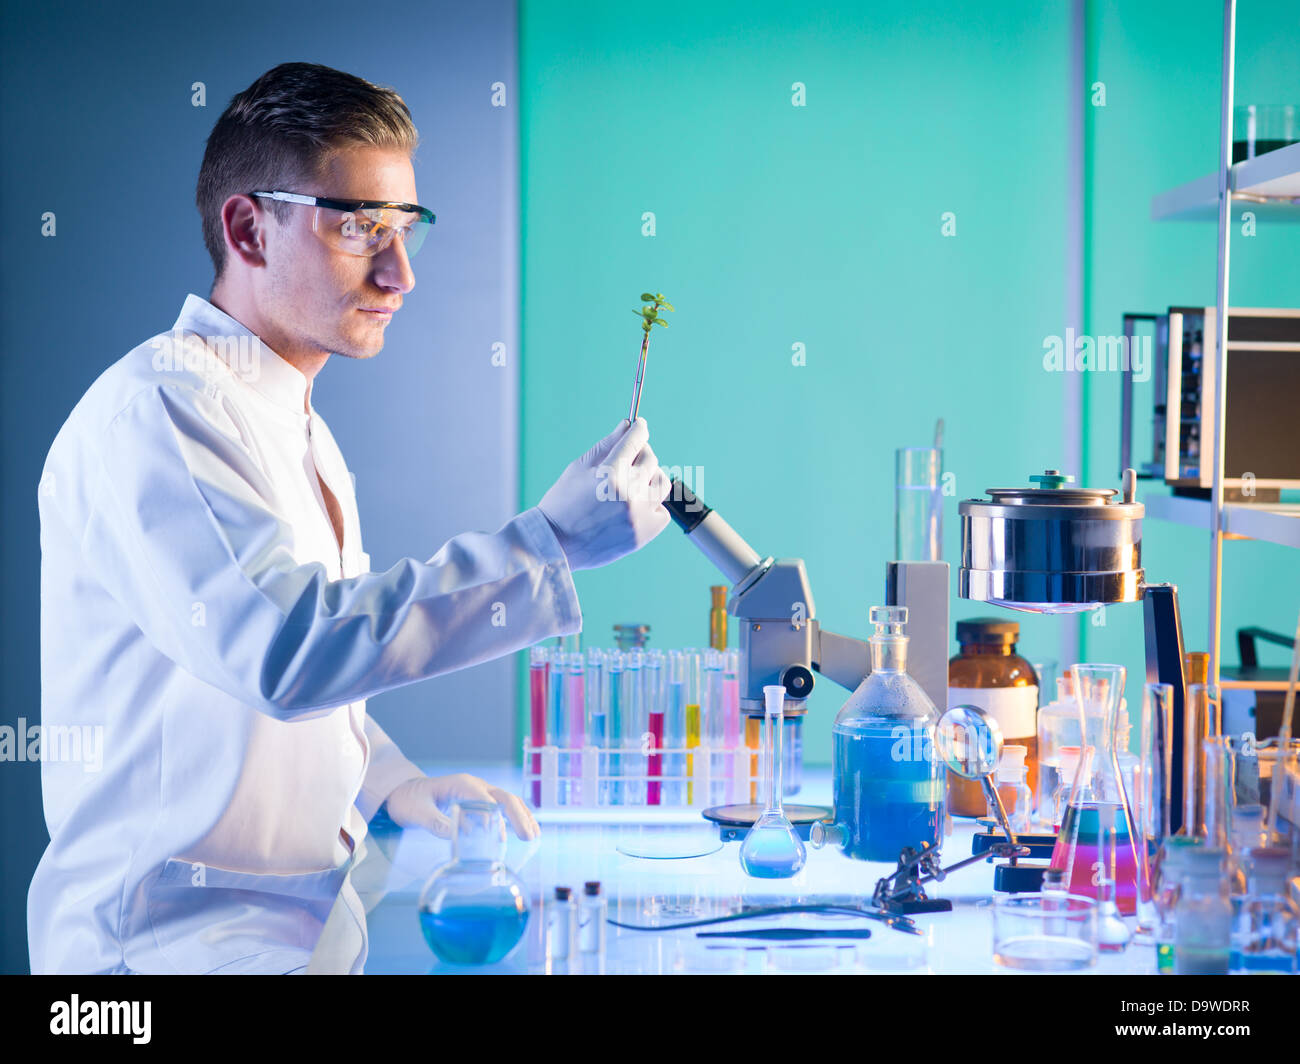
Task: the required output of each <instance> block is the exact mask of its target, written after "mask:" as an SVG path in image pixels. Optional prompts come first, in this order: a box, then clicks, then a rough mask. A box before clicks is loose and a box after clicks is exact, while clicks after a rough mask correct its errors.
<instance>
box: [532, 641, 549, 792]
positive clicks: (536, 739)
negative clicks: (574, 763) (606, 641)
mask: <svg viewBox="0 0 1300 1064" xmlns="http://www.w3.org/2000/svg"><path fill="white" fill-rule="evenodd" d="M549 669H550V651H549V650H548V649H547V648H546V647H542V646H537V647H531V648H530V649H529V651H528V721H529V733H528V734H529V739H530V741H531V744H532V746H533V748H534V749H535V750H540V749H541V748H542V747H543V746H545V745H546V708H547V697H546V691H547V678H548V676H547V674H548V672H549ZM532 775H533V786H532V798H533V807H534V808H537V807H539V806H540V805H541V804H542V779H541V776H542V755H541V754H540V753H535V754H533V755H532Z"/></svg>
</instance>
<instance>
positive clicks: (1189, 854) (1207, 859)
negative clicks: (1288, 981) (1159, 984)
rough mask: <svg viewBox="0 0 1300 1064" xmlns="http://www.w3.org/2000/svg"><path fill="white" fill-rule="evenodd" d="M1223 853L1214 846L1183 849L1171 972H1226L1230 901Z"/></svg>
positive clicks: (1229, 933)
mask: <svg viewBox="0 0 1300 1064" xmlns="http://www.w3.org/2000/svg"><path fill="white" fill-rule="evenodd" d="M1226 856H1227V854H1226V853H1225V851H1224V850H1223V849H1222V848H1221V847H1218V846H1206V845H1200V846H1194V847H1190V848H1189V849H1188V850H1187V851H1186V855H1185V857H1184V859H1183V860H1184V864H1183V874H1182V888H1181V889H1180V891H1179V893H1178V901H1177V902H1176V903H1175V905H1174V974H1175V975H1226V974H1227V972H1228V955H1229V952H1230V948H1231V942H1232V902H1231V901H1230V900H1229V898H1228V884H1227V881H1226V880H1225V879H1224V876H1223V870H1224V861H1225V858H1226Z"/></svg>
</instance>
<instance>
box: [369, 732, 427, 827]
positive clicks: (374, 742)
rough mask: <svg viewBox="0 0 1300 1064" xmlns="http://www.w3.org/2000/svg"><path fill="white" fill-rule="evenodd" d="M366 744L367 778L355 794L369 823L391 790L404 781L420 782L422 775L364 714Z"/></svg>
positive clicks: (386, 734)
mask: <svg viewBox="0 0 1300 1064" xmlns="http://www.w3.org/2000/svg"><path fill="white" fill-rule="evenodd" d="M366 742H367V743H368V744H369V746H370V764H369V765H367V766H366V778H365V779H364V780H362V781H361V790H360V791H359V792H358V793H357V800H356V807H357V809H358V810H360V812H361V815H362V816H363V817H364V818H365V819H366V820H371V819H372V818H373V817H374V815H375V814H376V813H377V812H379V807H380V806H381V805H383V804H384V802H385V800H386V799H387V798H388V796H389V795H390V794H392V793H393V788H394V787H396V786H397V785H398V784H399V783H405V782H406V781H407V780H413V779H419V778H421V777H422V776H423V775H424V773H423V772H421V771H420V769H419V767H418V766H417V765H416V764H415V763H414V762H413V761H409V760H407V758H406V756H405V755H404V754H403V753H402V751H401V750H399V749H398V748H397V744H396V743H395V742H393V740H392V739H390V738H389V737H388V733H387V732H385V731H384V729H383V728H381V727H380V726H379V722H378V721H377V720H375V718H374V717H372V716H370V714H369V713H367V714H366Z"/></svg>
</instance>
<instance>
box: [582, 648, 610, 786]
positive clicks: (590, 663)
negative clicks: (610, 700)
mask: <svg viewBox="0 0 1300 1064" xmlns="http://www.w3.org/2000/svg"><path fill="white" fill-rule="evenodd" d="M585 694H586V701H587V743H588V744H589V745H591V746H594V747H596V748H597V749H598V750H601V751H603V750H604V749H605V744H606V742H607V741H608V736H609V729H608V727H607V726H606V721H607V719H608V718H607V716H606V703H605V652H604V651H603V650H601V649H600V648H599V647H592V648H591V649H589V650H588V651H587V675H586V691H585ZM597 764H598V766H599V767H598V768H597V775H598V776H599V778H600V780H599V783H598V784H597V787H596V794H595V795H593V796H592V798H590V799H588V800H589V801H594V802H595V803H596V804H597V805H608V804H609V780H608V779H607V778H606V777H608V775H609V764H608V758H607V757H606V755H605V754H604V753H603V752H602V753H601V754H600V755H599V757H598V760H597Z"/></svg>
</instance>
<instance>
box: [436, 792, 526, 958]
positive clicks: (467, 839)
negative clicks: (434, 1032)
mask: <svg viewBox="0 0 1300 1064" xmlns="http://www.w3.org/2000/svg"><path fill="white" fill-rule="evenodd" d="M453 815H454V820H455V824H456V835H455V837H454V839H453V841H452V859H451V860H450V861H449V862H448V863H447V864H445V865H443V866H442V867H440V868H439V869H438V870H437V871H435V872H434V873H433V875H431V876H430V877H429V880H428V882H427V883H425V885H424V889H423V890H422V891H421V892H420V901H419V912H420V928H421V930H422V931H423V932H424V939H425V941H426V942H428V944H429V948H430V949H432V950H433V952H434V953H435V954H437V955H438V957H439V958H441V959H442V960H444V961H447V962H449V963H452V964H494V963H495V962H497V961H499V960H500V959H501V958H502V957H504V956H505V955H506V954H507V953H509V952H510V951H511V950H512V949H514V947H515V944H516V943H517V942H518V941H519V940H520V938H522V937H523V934H524V928H525V927H527V926H528V899H527V896H526V895H525V894H524V886H523V882H522V881H521V880H520V879H519V877H518V876H517V875H515V874H514V873H513V872H512V871H510V869H509V868H507V867H506V863H505V856H506V825H505V820H504V819H503V818H502V816H501V807H500V806H498V805H497V804H496V803H495V802H461V803H459V804H458V805H457V806H456V807H455V811H454V814H453Z"/></svg>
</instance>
